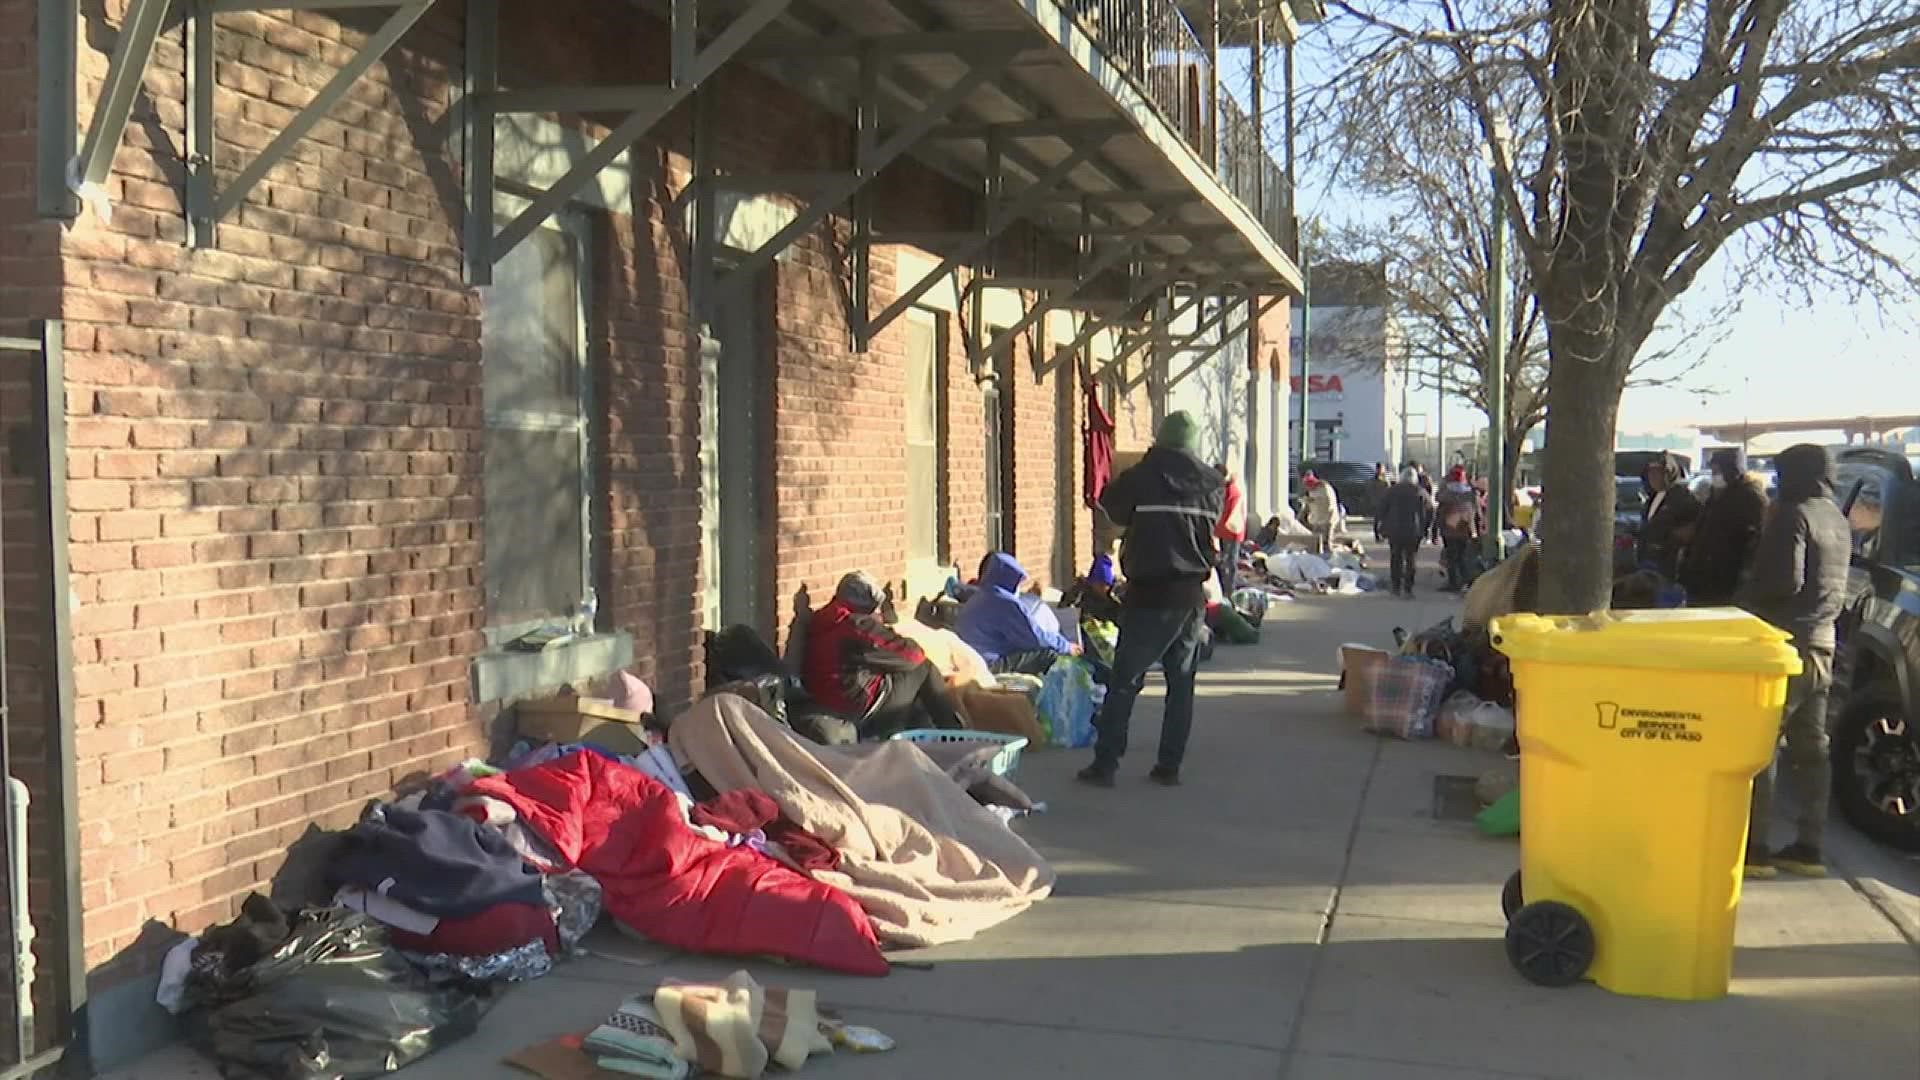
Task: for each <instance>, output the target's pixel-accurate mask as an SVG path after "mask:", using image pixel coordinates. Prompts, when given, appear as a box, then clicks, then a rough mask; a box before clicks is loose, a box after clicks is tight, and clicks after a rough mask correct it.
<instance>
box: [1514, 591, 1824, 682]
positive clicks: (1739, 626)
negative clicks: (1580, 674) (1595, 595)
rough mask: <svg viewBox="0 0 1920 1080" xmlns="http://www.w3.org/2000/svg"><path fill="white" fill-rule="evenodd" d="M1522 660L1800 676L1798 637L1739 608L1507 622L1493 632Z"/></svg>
mask: <svg viewBox="0 0 1920 1080" xmlns="http://www.w3.org/2000/svg"><path fill="white" fill-rule="evenodd" d="M1488 629H1489V632H1490V633H1491V635H1492V638H1493V646H1494V648H1496V649H1499V650H1500V651H1501V652H1503V653H1505V654H1507V655H1508V656H1509V657H1512V658H1513V659H1515V660H1539V661H1544V662H1546V663H1553V664H1580V665H1584V666H1591V667H1633V668H1660V669H1667V670H1683V671H1719V672H1727V673H1729V674H1754V675H1798V674H1799V673H1800V655H1799V653H1797V652H1796V651H1795V650H1794V648H1793V646H1792V645H1791V644H1790V643H1789V642H1790V638H1791V635H1789V634H1788V633H1787V632H1786V631H1784V630H1779V629H1776V628H1774V627H1772V626H1770V625H1768V624H1767V623H1766V622H1764V621H1762V620H1760V619H1757V618H1755V617H1754V616H1752V615H1749V614H1748V613H1746V612H1744V611H1741V610H1740V609H1739V608H1730V607H1729V608H1673V609H1668V610H1657V611H1599V612H1595V613H1593V614H1592V615H1529V614H1520V615H1503V616H1501V617H1500V618H1497V619H1495V620H1493V623H1492V625H1491V626H1490V627H1489V628H1488Z"/></svg>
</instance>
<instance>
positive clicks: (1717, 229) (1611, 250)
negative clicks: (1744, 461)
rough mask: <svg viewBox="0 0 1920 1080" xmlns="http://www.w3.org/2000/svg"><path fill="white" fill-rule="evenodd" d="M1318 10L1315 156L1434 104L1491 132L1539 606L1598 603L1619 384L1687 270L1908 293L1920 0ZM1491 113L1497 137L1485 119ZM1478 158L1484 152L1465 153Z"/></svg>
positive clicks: (1353, 164)
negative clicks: (1541, 529)
mask: <svg viewBox="0 0 1920 1080" xmlns="http://www.w3.org/2000/svg"><path fill="white" fill-rule="evenodd" d="M1329 7H1330V8H1331V9H1332V10H1333V12H1334V13H1335V14H1336V16H1337V17H1336V19H1335V20H1334V21H1333V24H1332V25H1331V26H1330V27H1329V28H1328V32H1327V33H1326V35H1325V38H1324V41H1325V42H1326V44H1327V55H1326V56H1325V57H1324V59H1325V60H1326V62H1327V66H1328V67H1329V69H1330V70H1331V71H1332V74H1331V76H1330V77H1329V78H1328V79H1326V80H1325V81H1324V82H1323V83H1322V84H1320V85H1318V86H1314V87H1311V88H1310V89H1309V90H1308V92H1307V96H1308V99H1309V101H1308V108H1307V109H1306V113H1307V115H1308V116H1309V117H1310V118H1318V119H1319V120H1321V121H1322V122H1321V123H1320V124H1319V125H1318V126H1317V134H1318V139H1317V141H1316V143H1315V145H1314V150H1315V152H1317V154H1318V155H1319V158H1320V160H1321V161H1322V162H1323V163H1325V164H1326V165H1327V169H1326V172H1327V174H1328V175H1331V176H1342V175H1344V176H1345V177H1346V178H1348V179H1360V178H1361V173H1362V172H1363V171H1364V169H1365V168H1367V167H1368V164H1369V162H1368V158H1367V155H1366V154H1365V152H1364V146H1363V144H1362V143H1361V142H1360V140H1361V139H1362V138H1363V137H1366V134H1367V133H1368V132H1372V133H1376V134H1375V135H1374V136H1373V137H1374V138H1375V139H1376V141H1377V133H1380V132H1386V133H1391V134H1393V135H1396V136H1399V137H1402V138H1406V139H1413V138H1417V137H1421V136H1422V133H1426V132H1430V131H1431V130H1432V129H1434V128H1436V127H1441V126H1451V124H1452V121H1451V120H1450V119H1448V118H1464V119H1465V121H1466V123H1467V130H1470V131H1472V132H1474V133H1475V134H1476V135H1477V141H1478V142H1479V143H1480V144H1481V145H1485V146H1487V147H1488V148H1489V154H1490V157H1491V169H1492V174H1493V177H1494V182H1495V183H1496V184H1497V188H1498V190H1499V192H1500V195H1501V205H1502V207H1503V209H1504V210H1505V213H1506V216H1507V220H1508V223H1509V224H1510V226H1511V227H1512V230H1513V236H1514V239H1515V248H1516V255H1517V256H1518V259H1519V261H1520V262H1521V263H1522V264H1523V268H1524V273H1523V280H1524V281H1525V282H1526V283H1527V288H1528V290H1529V291H1530V293H1531V299H1532V300H1533V302H1535V303H1537V305H1538V309H1539V313H1540V318H1541V320H1542V321H1543V322H1544V324H1545V329H1546V339H1547V351H1548V357H1549V371H1548V376H1547V382H1546V390H1547V395H1548V401H1549V408H1548V412H1547V418H1546V424H1547V455H1546V468H1545V477H1544V479H1545V483H1546V486H1547V488H1548V489H1549V490H1551V491H1552V492H1553V499H1554V512H1553V513H1552V514H1549V515H1547V517H1546V521H1545V535H1544V537H1543V551H1542V557H1543V566H1542V582H1541V584H1542V602H1543V603H1544V604H1546V605H1547V606H1549V607H1550V608H1552V609H1555V610H1566V611H1578V610H1587V609H1591V608H1594V607H1598V606H1601V605H1604V604H1605V602H1606V600H1607V596H1608V588H1609V579H1608V574H1609V571H1608V567H1609V565H1610V560H1609V559H1608V557H1607V556H1608V551H1607V546H1608V544H1609V542H1610V536H1611V530H1612V513H1613V511H1612V506H1613V490H1612V481H1611V478H1612V470H1613V465H1612V456H1613V455H1612V452H1613V440H1614V428H1615V423H1616V421H1617V419H1618V414H1619V401H1620V394H1621V391H1622V390H1623V389H1624V387H1625V386H1626V383H1627V379H1628V375H1629V372H1630V371H1631V370H1632V368H1633V366H1634V364H1635V362H1636V360H1638V359H1639V358H1640V357H1641V354H1642V353H1643V351H1644V347H1645V345H1646V343H1647V340H1648V338H1649V336H1650V335H1651V334H1652V333H1653V331H1654V329H1655V327H1656V325H1657V324H1658V323H1659V321H1660V319H1661V317H1662V316H1663V315H1664V314H1666V313H1667V312H1668V310H1669V308H1670V306H1671V305H1672V304H1673V302H1674V300H1675V299H1676V298H1678V297H1680V296H1681V295H1683V294H1685V293H1686V292H1687V290H1688V289H1689V288H1691V287H1692V286H1693V284H1694V283H1695V282H1696V281H1697V280H1698V278H1699V276H1700V274H1701V272H1702V271H1703V270H1705V269H1706V268H1707V267H1708V266H1709V265H1711V264H1713V263H1714V262H1715V260H1716V259H1720V258H1721V257H1722V255H1723V253H1725V254H1726V256H1727V257H1728V258H1737V259H1740V260H1741V263H1740V266H1741V269H1742V271H1743V275H1744V277H1745V278H1746V280H1748V281H1750V282H1766V281H1771V282H1772V283H1774V284H1776V285H1779V284H1786V285H1791V284H1794V283H1798V284H1799V285H1801V286H1802V287H1811V286H1812V285H1813V284H1815V283H1819V284H1837V285H1839V286H1841V287H1842V288H1845V289H1847V290H1849V291H1850V292H1851V294H1852V295H1855V296H1868V297H1874V298H1884V297H1886V296H1888V295H1889V294H1890V293H1892V292H1893V291H1895V290H1900V291H1913V290H1915V289H1916V288H1920V267H1915V266H1906V265H1902V263H1901V261H1900V260H1899V259H1898V258H1897V257H1896V256H1895V255H1894V254H1892V252H1893V251H1894V250H1896V248H1897V245H1896V244H1894V243H1890V242H1889V235H1890V234H1891V233H1894V232H1896V231H1897V232H1901V233H1904V234H1906V236H1907V237H1909V238H1912V237H1915V236H1917V235H1920V185H1916V178H1917V177H1920V6H1916V5H1915V4H1914V2H1913V0H1796V2H1791V3H1789V2H1788V0H1554V2H1552V3H1542V2H1539V0H1532V2H1529V0H1333V2H1332V3H1330V4H1329ZM1437 118H1438V119H1437ZM1503 129H1510V130H1511V131H1512V132H1513V137H1512V139H1511V141H1510V142H1505V143H1503V142H1502V141H1501V140H1499V139H1497V138H1496V132H1499V131H1501V130H1503ZM1480 167H1481V166H1480V165H1479V163H1478V160H1477V154H1476V155H1474V156H1473V157H1470V158H1468V160H1467V161H1466V162H1465V163H1463V165H1462V168H1464V169H1477V168H1480ZM1736 241H1738V242H1737V243H1736ZM1730 244H1731V245H1733V246H1732V249H1731V250H1729V245H1730ZM1516 310H1519V311H1524V309H1516ZM1523 321H1524V314H1522V315H1521V317H1520V318H1519V319H1516V322H1523ZM1554 403H1559V404H1560V407H1559V408H1554V407H1552V406H1553V404H1554Z"/></svg>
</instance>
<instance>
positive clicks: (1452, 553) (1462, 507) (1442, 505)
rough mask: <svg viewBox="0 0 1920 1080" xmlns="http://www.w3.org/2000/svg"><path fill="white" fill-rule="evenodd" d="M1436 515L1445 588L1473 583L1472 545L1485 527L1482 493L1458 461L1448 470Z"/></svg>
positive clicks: (1451, 589) (1456, 590) (1463, 586)
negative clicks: (1445, 576)
mask: <svg viewBox="0 0 1920 1080" xmlns="http://www.w3.org/2000/svg"><path fill="white" fill-rule="evenodd" d="M1434 516H1435V528H1437V529H1438V530H1439V532H1440V543H1441V555H1442V560H1443V565H1444V566H1445V567H1446V571H1447V584H1446V588H1445V591H1446V592H1459V591H1461V590H1462V589H1465V588H1466V587H1467V586H1468V585H1471V584H1473V580H1472V579H1473V566H1472V560H1473V545H1474V542H1475V541H1477V540H1479V539H1480V534H1481V532H1482V530H1484V529H1485V528H1486V522H1485V519H1484V518H1483V517H1482V516H1481V512H1480V495H1479V493H1478V492H1476V491H1475V490H1474V489H1473V485H1472V484H1469V483H1467V470H1466V469H1465V468H1464V467H1462V466H1459V465H1455V466H1454V467H1453V468H1451V469H1449V470H1447V486H1446V489H1445V490H1443V491H1442V492H1441V493H1440V500H1439V509H1438V510H1437V511H1436V512H1435V515H1434Z"/></svg>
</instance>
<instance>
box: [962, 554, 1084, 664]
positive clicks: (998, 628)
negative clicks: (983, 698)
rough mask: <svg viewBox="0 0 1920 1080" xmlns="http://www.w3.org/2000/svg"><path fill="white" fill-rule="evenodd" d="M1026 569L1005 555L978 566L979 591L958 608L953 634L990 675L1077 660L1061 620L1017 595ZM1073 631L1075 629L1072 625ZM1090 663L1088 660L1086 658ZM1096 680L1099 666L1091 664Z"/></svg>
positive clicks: (1028, 597)
mask: <svg viewBox="0 0 1920 1080" xmlns="http://www.w3.org/2000/svg"><path fill="white" fill-rule="evenodd" d="M1028 581H1029V578H1028V575H1027V569H1026V567H1024V566H1021V565H1020V562H1019V560H1017V559H1015V558H1014V557H1013V556H1011V555H1009V554H1007V553H1006V552H1004V551H996V552H994V553H992V554H990V555H988V556H987V557H986V560H985V561H984V562H982V563H981V565H980V587H979V589H977V590H976V591H975V592H974V594H973V595H972V596H970V597H968V598H967V602H966V603H964V604H962V605H960V617H959V618H958V619H957V620H956V621H955V624H954V631H955V632H956V633H958V634H959V635H960V640H962V641H964V642H966V643H967V644H968V645H971V646H973V648H974V650H975V651H976V652H978V653H979V654H980V656H981V657H982V658H983V659H985V660H986V662H987V667H988V668H990V669H991V670H992V671H993V672H994V673H995V674H998V675H1006V674H1020V675H1044V674H1046V673H1047V671H1048V670H1049V669H1051V668H1052V667H1053V665H1054V662H1055V661H1057V660H1059V659H1060V658H1061V657H1062V656H1079V655H1081V653H1082V651H1083V650H1082V649H1081V647H1080V643H1079V642H1078V641H1075V640H1073V639H1071V638H1069V637H1067V635H1065V634H1063V633H1061V631H1060V618H1059V616H1058V615H1056V614H1054V611H1053V609H1052V608H1050V607H1048V606H1047V605H1046V603H1045V602H1044V601H1042V600H1041V599H1040V598H1039V597H1037V596H1034V595H1032V594H1030V593H1025V592H1022V591H1021V590H1022V589H1024V588H1025V587H1026V586H1027V584H1028ZM1075 629H1078V628H1077V627H1076V628H1075ZM1089 662H1090V663H1091V662H1092V661H1091V659H1090V658H1089ZM1094 668H1095V680H1096V681H1100V680H1101V679H1102V678H1103V677H1104V665H1099V664H1094Z"/></svg>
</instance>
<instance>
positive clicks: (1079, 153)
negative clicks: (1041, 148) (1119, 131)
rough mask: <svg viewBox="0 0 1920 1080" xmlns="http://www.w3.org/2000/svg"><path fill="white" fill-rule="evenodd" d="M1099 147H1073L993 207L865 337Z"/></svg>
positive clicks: (1035, 204) (983, 246)
mask: <svg viewBox="0 0 1920 1080" xmlns="http://www.w3.org/2000/svg"><path fill="white" fill-rule="evenodd" d="M1104 141H1105V140H1102V142H1104ZM1099 146H1100V144H1099V143H1089V144H1085V145H1082V146H1079V147H1076V148H1075V149H1074V151H1073V152H1072V153H1070V154H1068V155H1067V156H1066V157H1065V158H1063V159H1061V161H1060V162H1059V163H1058V164H1056V165H1054V166H1053V167H1052V168H1049V169H1047V170H1046V171H1045V172H1043V173H1042V174H1041V175H1040V177H1039V179H1037V180H1035V181H1034V182H1033V183H1032V184H1031V185H1030V186H1028V187H1027V188H1025V189H1023V190H1022V191H1020V192H1018V193H1017V194H1015V195H1014V196H1013V197H1012V198H1011V199H1010V200H1005V201H1003V202H1002V203H1001V205H999V206H998V207H995V208H994V209H993V210H992V211H991V212H990V213H989V214H988V216H987V220H986V223H985V227H984V228H982V229H981V230H980V231H979V232H976V233H969V234H967V242H966V244H965V245H964V246H963V247H962V248H960V249H959V250H957V251H955V252H954V253H953V254H951V255H948V256H947V257H946V258H944V259H942V260H940V265H939V266H936V267H934V268H933V269H932V270H930V271H928V272H927V273H926V274H924V275H922V276H921V278H920V280H919V281H917V282H915V283H914V284H913V285H912V286H911V287H909V288H908V289H907V291H905V292H903V293H901V294H900V295H899V296H897V297H895V298H894V301H893V303H891V304H889V305H887V308H886V310H884V311H882V312H881V313H880V314H879V316H878V317H876V318H874V319H873V320H872V321H870V322H869V323H868V324H867V326H866V335H867V337H869V338H871V337H872V336H873V335H874V334H878V333H879V332H880V331H881V330H883V329H885V328H886V327H887V324H889V323H891V322H893V320H895V319H897V318H899V317H900V316H901V315H902V314H904V313H905V312H906V310H907V309H908V308H910V307H912V306H913V305H914V304H915V303H917V302H919V300H920V298H921V297H922V296H925V295H926V294H927V290H929V289H931V288H933V287H934V285H935V284H937V283H938V282H939V281H940V279H941V278H944V277H946V276H947V275H948V274H951V273H953V272H954V271H955V270H957V269H959V267H960V265H961V264H962V263H967V262H970V261H972V260H973V259H976V258H978V257H979V256H980V255H981V254H983V253H984V252H985V251H986V250H987V248H988V246H990V245H991V244H992V243H993V241H994V240H995V239H997V238H998V237H999V235H1000V234H1001V233H1003V232H1005V231H1006V230H1007V229H1008V227H1010V226H1011V225H1012V224H1013V223H1014V222H1016V221H1018V220H1020V219H1021V218H1023V217H1026V216H1027V215H1028V214H1030V213H1032V212H1033V211H1034V210H1036V209H1038V208H1040V207H1041V206H1044V205H1046V204H1047V203H1048V202H1049V201H1051V196H1052V194H1053V192H1054V190H1055V189H1057V188H1058V187H1059V185H1060V184H1061V183H1062V182H1063V181H1065V180H1066V178H1067V177H1068V176H1069V175H1071V174H1072V172H1073V170H1075V169H1077V168H1079V167H1080V165H1081V164H1082V163H1083V162H1085V161H1086V160H1087V159H1088V158H1090V157H1092V156H1093V154H1094V153H1095V152H1096V151H1097V150H1098V149H1099Z"/></svg>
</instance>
